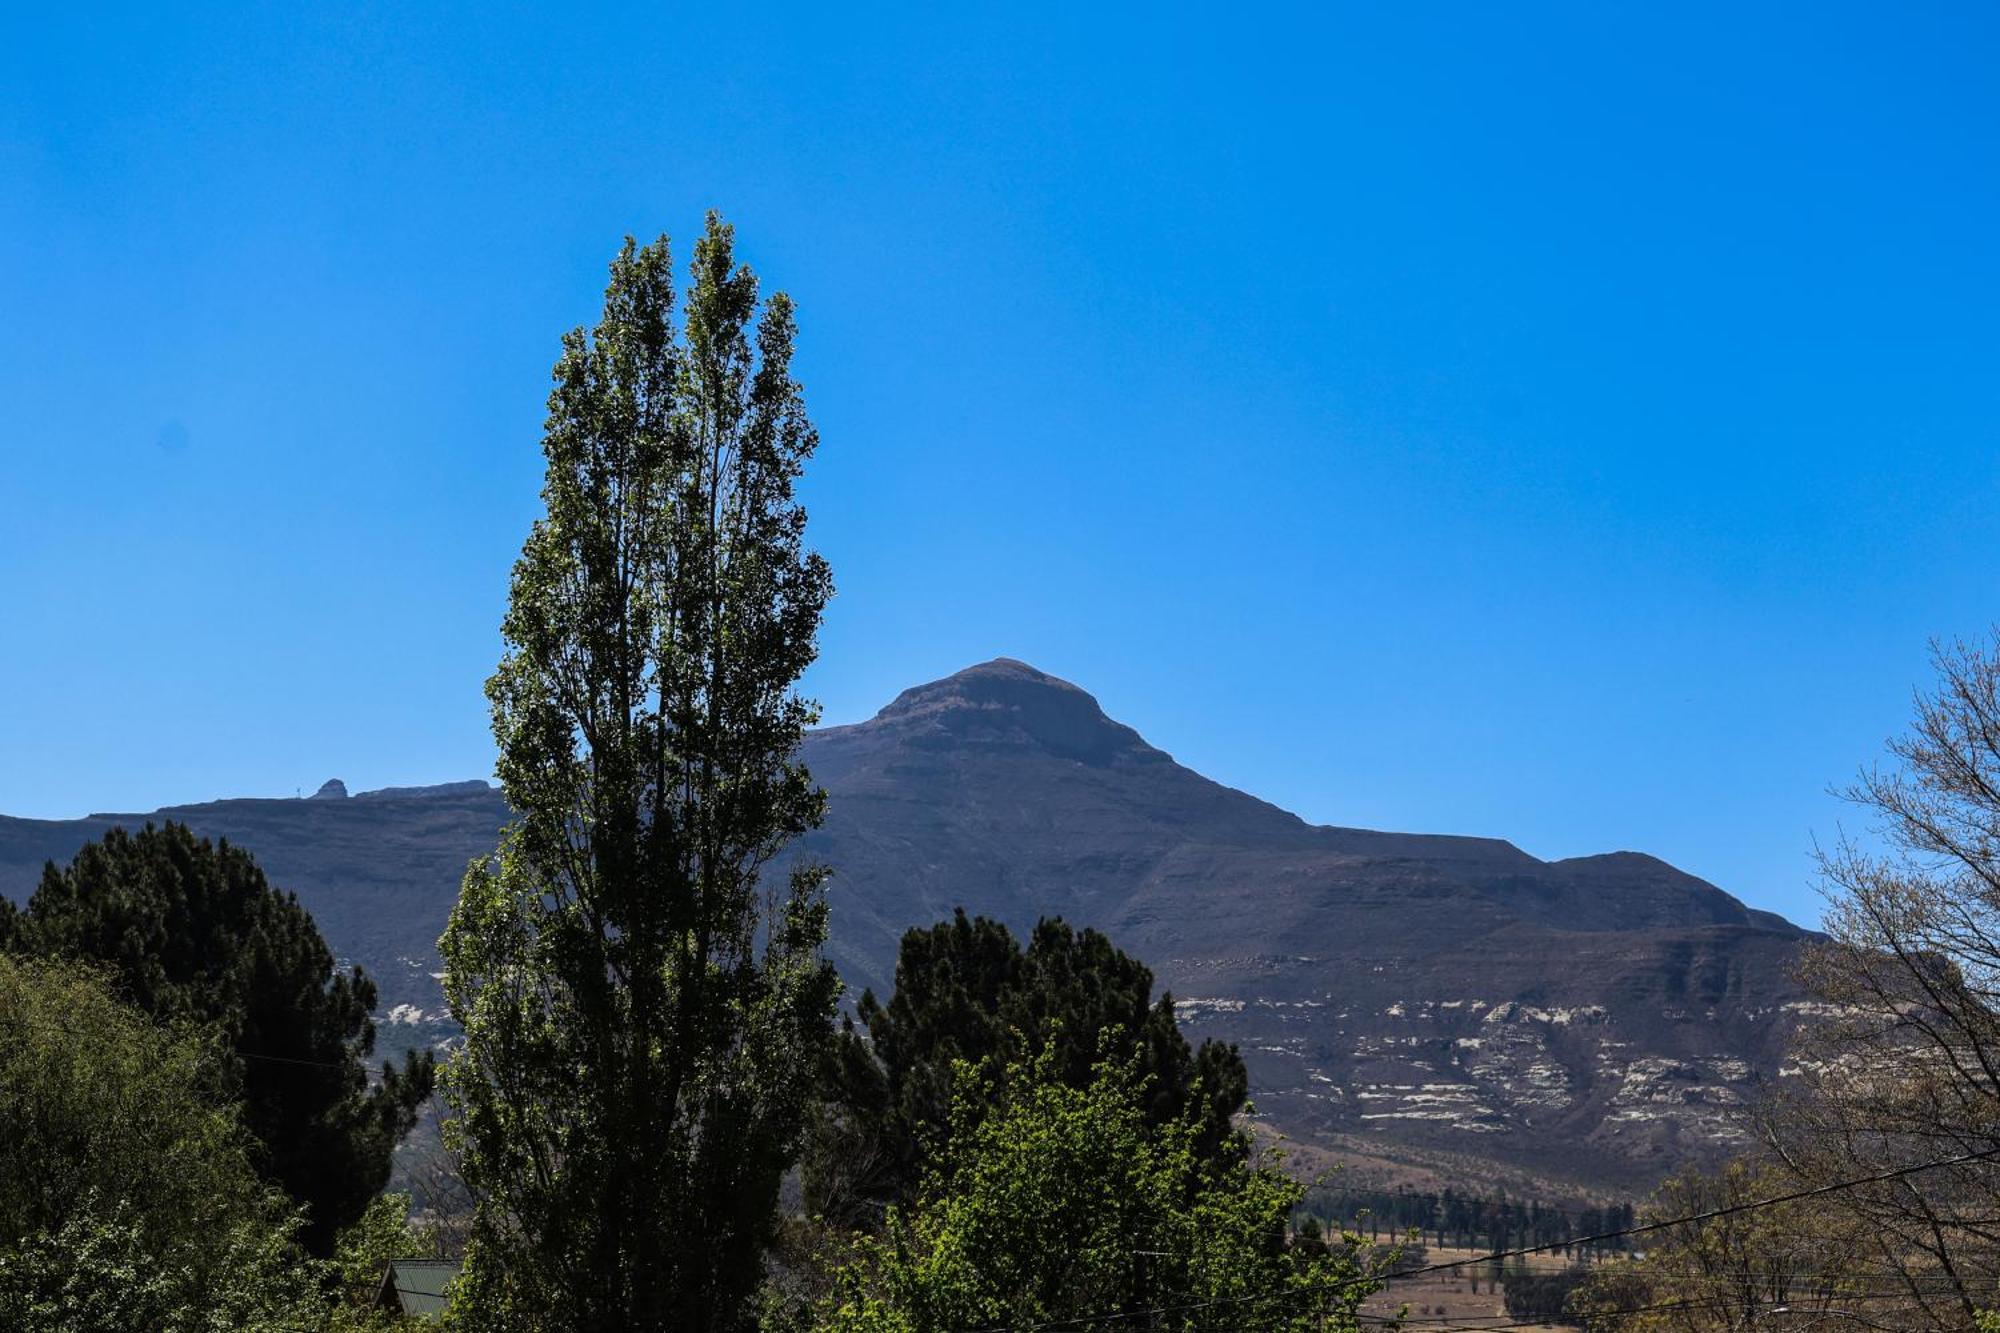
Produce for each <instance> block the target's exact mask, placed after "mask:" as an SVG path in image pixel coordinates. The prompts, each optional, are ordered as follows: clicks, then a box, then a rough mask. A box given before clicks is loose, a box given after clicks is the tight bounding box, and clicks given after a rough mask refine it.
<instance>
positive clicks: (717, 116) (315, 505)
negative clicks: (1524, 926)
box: [0, 4, 2000, 919]
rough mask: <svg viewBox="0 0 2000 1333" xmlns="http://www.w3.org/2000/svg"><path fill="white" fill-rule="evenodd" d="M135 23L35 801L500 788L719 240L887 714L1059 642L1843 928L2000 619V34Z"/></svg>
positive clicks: (1697, 11) (101, 75)
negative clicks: (565, 521)
mask: <svg viewBox="0 0 2000 1333" xmlns="http://www.w3.org/2000/svg"><path fill="white" fill-rule="evenodd" d="M67 8H69V7H61V6H44V7H42V8H41V9H40V10H39V11H36V12H34V13H32V14H28V13H24V12H16V13H13V14H10V16H9V18H8V19H7V22H6V39H5V40H4V41H0V404H4V405H5V406H4V410H3V411H0V451H4V466H0V501H4V506H5V509H4V512H5V514H6V517H7V522H6V523H5V524H4V525H0V625H4V626H5V631H4V633H5V639H4V643H5V645H6V651H5V652H4V653H0V698H4V699H5V700H6V706H5V710H4V715H5V721H4V722H0V756H4V763H0V811H5V812H7V813H11V814H24V815H39V816H66V815H75V814H81V813H83V812H85V811H88V810H99V809H149V808H152V807H153V806H156V805H158V804H161V803H163V802H168V801H181V800H194V799H205V798H209V797H214V796H221V795H238V794H268V795H278V794H285V795H289V794H290V793H291V792H292V791H293V790H294V789H295V788H300V787H303V788H304V789H306V790H307V791H310V790H311V788H312V787H313V786H314V785H315V784H317V783H318V781H319V780H320V779H322V778H324V777H327V776H329V775H334V774H338V775H340V776H342V777H344V778H345V779H347V781H348V782H349V784H350V785H351V786H355V787H357V788H358V787H363V786H379V785H386V784H392V783H414V782H424V781H439V780H446V779H456V778H461V777H465V776H468V775H473V774H478V773H481V772H484V771H486V769H487V765H488V763H489V759H490V748H489V743H488V738H487V734H486V721H485V715H484V707H483V701H482V699H481V696H480V683H481V681H482V680H483V679H484V677H485V675H486V674H487V673H488V671H489V670H490V669H491V667H492V665H493V662H494V660H495V657H496V655H497V652H498V648H499V645H498V638H497V630H496V626H497V622H498V618H499V615H500V611H501V607H502V602H503V598H504V594H505V580H506V572H507V568H508V565H509V563H510V562H511V559H512V557H513V554H514V552H515V550H516V549H517V547H518V544H519V541H520V538H521V536H522V534H523V532H524V531H525V528H526V526H527V524H528V522H529V521H530V519H531V518H532V517H533V514H534V509H535V490H536V485H537V480H538V464H539V456H538V453H537V441H538V429H539V425H540V419H541V403H542V399H543V398H544V396H545V393H546V386H547V374H548V367H549V363H550V362H551V360H552V359H553V357H554V354H555V351H556V345H557V339H558V336H559V335H560V333H561V332H562V330H563V329H565V328H567V327H569V326H571V325H573V324H577V323H580V322H584V321H587V320H589V319H591V318H592V317H593V316H594V313H595V305H596V302H597V299H598V297H599V295H600V293H601V290H602V285H603V271H604V264H605V262H606V261H607V260H608V259H609V257H610V255H611V254H612V252H613V250H614V249H615V248H616V245H617V243H618V239H619V238H620V237H621V236H622V235H624V234H625V233H627V232H636V233H639V234H640V235H642V236H649V235H652V234H656V233H658V232H660V231H662V230H664V231H668V232H670V233H672V234H673V235H674V236H676V237H677V238H686V237H688V236H690V235H691V234H692V233H693V231H694V230H695V229H696V228H697V227H698V226H699V222H700V218H701V215H702V211H703V210H704V209H705V208H707V207H710V206H715V207H719V208H721V209H722V210H723V211H724V212H725V213H726V214H727V215H728V216H729V217H730V218H731V219H732V220H733V221H734V222H735V223H736V224H737V226H738V229H739V238H740V242H741V246H742V249H743V251H744V253H745V256H746V257H747V258H748V259H749V260H750V261H751V262H752V263H753V264H755V265H756V266H757V267H758V268H759V270H760V271H761V272H762V273H763V275H764V276H765V279H766V281H767V282H768V283H769V284H770V285H771V286H773V287H780V288H783V289H786V290H788V291H790V292H791V293H792V294H793V296H794V297H795V298H796V299H797V301H798V302H799V305H800V320H801V325H802V345H801V353H800V371H801V375H802V378H804V380H805V381H806V384H807V389H808V393H809V401H810V403H811V406H812V408H813V411H814V415H815V418H816V420H817V421H818V423H819V425H820V429H821V433H822V435H823V438H824V445H823V450H822V457H821V460H820V461H819V464H818V465H817V467H816V469H815V471H814V472H813V474H812V476H811V477H810V479H809V487H808V499H809V501H810V503H811V505H812V507H813V512H814V527H813V531H814V537H815V540H816V541H817V543H818V544H819V546H820V547H821V549H823V550H824V551H825V552H826V554H827V555H828V557H829V558H830V559H831V560H832V562H833V565H834V568H835V572H836V576H837V578H838V581H839V585H840V594H839V597H838V600H837V602H836V603H835V605H834V607H833V609H832V611H831V613H830V615H829V617H828V621H827V625H826V631H825V636H824V655H823V659H822V662H821V664H820V665H819V666H818V667H816V668H815V669H814V672H813V674H812V676H811V677H810V681H809V683H810V686H811V688H812V689H813V691H814V692H816V693H817V695H818V696H819V697H820V698H821V699H822V700H823V701H824V703H825V705H826V711H827V716H828V718H829V720H833V721H849V720H855V719H858V718H862V717H865V716H867V715H868V714H870V713H871V712H873V710H874V709H875V708H876V707H878V706H879V705H880V704H881V703H883V702H884V701H886V700H887V699H888V698H889V697H890V696H892V695H893V694H894V693H895V692H896V690H898V689H900V688H901V687H903V686H904V685H907V684H911V683H914V682H917V681H921V680H925V679H930V678H932V677H935V676H938V675H942V674H945V673H947V672H949V671H951V670H953V669H956V668H958V667H960V666H964V665H966V664H968V663H971V662H974V661H979V660H983V659H985V658H989V657H993V656H996V655H1001V654H1005V655H1010V656H1016V657H1021V658H1024V659H1026V660H1028V661H1031V662H1033V663H1035V664H1037V665H1039V666H1041V667H1043V668H1045V669H1047V670H1050V671H1053V672H1055V673H1057V674H1059V675H1062V676H1065V677H1068V678H1070V679H1072V680H1075V681H1077V682H1078V683H1080V684H1082V685H1084V686H1085V687H1086V688H1088V689H1090V690H1092V691H1093V692H1094V693H1096V694H1097V695H1098V696H1099V698H1100V699H1101V700H1102V701H1103V703H1104V704H1105V706H1106V708H1107V709H1108V710H1109V711H1110V712H1111V713H1112V714H1113V715H1114V716H1116V717H1118V718H1120V719H1121V720H1124V721H1128V722H1130V723H1132V724H1134V725H1135V726H1137V727H1138V728H1139V729H1140V730H1141V731H1142V732H1144V733H1145V734H1146V735H1147V737H1148V738H1150V739H1151V740H1152V741H1153V742H1154V743H1156V744H1158V745H1160V746H1162V747H1163V748H1165V749H1167V750H1170V751H1172V752H1173V753H1174V754H1175V755H1176V756H1177V757H1178V758H1180V759H1181V760H1182V761H1184V762H1186V763H1189V764H1191V765H1193V766H1194V767H1196V768H1198V769H1200V770H1202V771H1203V772H1206V773H1208V774H1210V775H1212V776H1214V777H1216V778H1219V779H1221V780H1223V781H1226V782H1229V783H1231V784H1234V785H1237V786H1241V787H1244V788H1246V789H1248V790H1250V791H1253V792H1256V793H1258V794H1260V795H1262V796H1265V797H1267V798H1269V799H1272V800H1275V801H1277V802H1279V803H1280V804H1283V805H1285V806H1287V807H1289V808H1291V809H1294V810H1297V811H1298V812H1300V813H1301V814H1303V815H1305V816H1306V817H1308V818H1311V819H1314V820H1319V821H1325V822H1335V823H1346V824H1358V825H1368V826H1376V827H1390V828H1402V829H1426V830H1441V831H1453V832H1468V833H1482V834H1494V835H1500V836H1505V837H1508V838H1511V839H1513V840H1514V841H1516V842H1517V843H1519V844H1520V845H1521V846H1523V847H1525V848H1526V849H1528V850H1529V851H1531V852H1534V853H1536V854H1537V855H1542V856H1566V855H1576V854H1581V853H1586V852H1592V851H1601V850H1609V849H1614V848H1636V849H1642V850H1646V851H1650V852H1653V853H1655V854H1658V855H1661V856H1664V857H1666V858H1668V859H1670V860H1672V861H1674V862H1676V863H1677V864H1679V865H1682V866H1683V867H1685V868H1687V869H1689V870H1692V871H1694V872H1696V873H1698V874H1701V875H1703V876H1705V877H1708V878H1710V879H1713V880H1715V881H1716V882H1718V883H1720V884H1722V885H1723V886H1725V887H1727V888H1729V889H1731V890H1732V891H1734V892H1736V893H1738V894H1740V895H1741V896H1743V897H1745V898H1746V899H1748V900H1750V901H1751V902H1753V903H1756V904H1759V905H1762V906H1768V907H1773V908H1777V909H1779V910H1783V911H1786V912H1788V913H1790V914H1792V915H1793V916H1795V917H1798V918H1800V919H1810V918H1812V917H1813V916H1814V915H1815V914H1816V910H1817V909H1816V900H1815V899H1814V897H1813V894H1812V890H1811V876H1810V867H1809V864H1808V859H1807V856H1808V852H1809V850H1810V848H1811V845H1812V840H1813V838H1814V837H1815V836H1817V837H1820V838H1826V837H1828V836H1830V835H1832V834H1834V833H1835V832H1836V831H1837V829H1838V826H1839V823H1840V821H1841V820H1842V819H1843V817H1844V816H1843V812H1842V809H1841V807H1840V806H1839V805H1838V804H1837V803H1835V802H1833V801H1832V800H1831V799H1829V798H1828V796H1827V795H1826V788H1827V786H1828V785H1829V784H1830V783H1833V782H1837V781H1839V780H1841V779H1843V778H1844V777H1846V776H1848V775H1850V774H1851V773H1852V772H1853V771H1854V769H1855V768H1856V767H1857V766H1858V765H1860V764H1861V763H1863V762H1864V761H1867V760H1869V759H1870V758H1872V757H1873V756H1874V755H1876V754H1877V753H1878V752H1879V749H1880V745H1881V742H1882V740H1883V738H1884V737H1885V736H1886V735H1888V734H1889V733H1891V732H1893V731H1895V730H1897V729H1899V728H1900V727H1901V725H1902V723H1903V720H1904V719H1905V717H1906V715H1907V712H1908V704H1909V695H1910V691H1911V689H1912V688H1913V687H1915V686H1917V685H1918V684H1920V683H1921V682H1923V680H1924V679H1925V678H1926V675H1927V668H1926V663H1925V644H1926V640H1927V639H1928V638H1929V637H1930V636H1932V635H1977V634H1982V633H1984V632H1985V631H1986V629H1987V627H1988V626H1989V625H1990V624H1991V623H1992V622H1994V621H1995V620H2000V566H1996V563H1995V559H1994V556H1995V551H1996V541H1995V539H1996V536H2000V531H1996V529H2000V522H1996V517H2000V506H1996V501H1997V500H2000V494H1997V493H1996V492H2000V452H1996V449H1995V443H1996V441H1995V419H1996V412H1995V410H1996V407H2000V379H1997V378H1996V375H1995V366H1996V359H1995V354H1996V351H2000V332H1996V323H1995V317H1994V311H1995V310H1996V309H2000V299H1996V298H2000V247H1996V246H1995V245H1994V244H1993V237H1994V236H1995V234H1996V233H2000V207H1996V205H1997V204H2000V199H1996V195H2000V171H1996V168H2000V161H1996V149H1995V138H1994V129H1995V126H1996V124H2000V92H1996V84H1995V81H1994V80H1993V79H1992V77H1991V71H1992V68H1993V66H1994V62H1995V59H1996V57H2000V50H1996V41H1995V38H1996V22H1997V21H1996V19H1995V18H1994V11H1993V10H1992V9H1991V8H1990V7H1988V6H1982V5H1964V6H1957V7H1954V6H1947V5H1909V6H1900V5H1899V6H1880V5H1874V6H1862V5H1836V4H1827V5H1812V6H1806V5H1797V6H1783V7H1779V6H1745V5H1715V6H1708V7H1702V6H1671V7H1661V8H1660V11H1659V12H1655V13H1651V14H1647V13H1642V12H1639V11H1638V9H1637V7H1631V6H1604V5H1595V4H1589V5H1585V4H1579V5H1574V6H1543V5H1535V6H1512V5H1510V6H1493V5H1474V4H1464V5H1437V6H1404V5H1395V6H1382V5H1366V6H1363V5H1335V6H1312V7H1310V8H1307V9H1301V10H1298V11H1293V12H1282V11H1256V12H1253V11H1250V10H1245V9H1242V8H1240V7H1235V8H1229V7H1200V8H1195V7H1160V6H1146V7H1137V6H1134V7H1130V8H1119V9H1113V8H1110V7H1099V6H1074V5H1066V6H1052V7H1049V8H1046V9H1040V8H1035V7H1031V6H1008V7H1004V8H1002V7H994V8H992V9H987V10H981V9H979V8H976V7H972V6H956V5H954V6H930V7H927V8H928V9H929V10H930V11H931V12H928V13H923V14H916V15H913V14H910V13H907V12H898V11H894V10H890V9H886V8H882V9H876V8H866V7H864V8H853V7H846V6H798V7H795V8H790V9H779V8H775V7H769V8H766V9H765V11H764V13H763V16H761V17H755V16H746V15H741V14H736V13H733V12H731V11H733V10H735V9H736V8H737V7H733V6H714V5H710V6H700V7H693V8H688V9H685V10H679V9H676V8H673V7H667V6H660V7H655V8H654V9H653V10H652V11H650V12H649V13H648V14H647V15H646V16H638V15H639V11H637V10H633V9H632V8H631V7H620V9H619V10H611V9H606V10H604V11H601V12H599V13H597V14H594V15H593V14H578V13H574V12H570V11H569V9H568V8H567V7H554V6H550V7H547V8H545V9H542V10H534V9H528V8H521V7H510V6H492V5H487V6H452V5H433V6H424V7H403V6H386V5H385V6H357V5H339V6H316V5H310V4H300V5H295V6H290V7H285V8H282V9H280V8H275V7H259V8H244V9H240V10H235V11H231V10H227V9H224V8H222V7H213V8H209V9H208V10H207V12H206V13H205V14H203V15H201V16H189V15H182V14H169V13H167V12H165V10H164V9H162V10H156V11H133V12H129V13H119V12H114V11H110V10H100V11H96V12H92V13H89V14H83V13H68V12H58V11H62V10H65V9H67ZM1086 11H1088V12H1086ZM1845 817H1846V818H1848V819H1849V820H1850V821H1851V819H1852V816H1851V815H1847V816H1845Z"/></svg>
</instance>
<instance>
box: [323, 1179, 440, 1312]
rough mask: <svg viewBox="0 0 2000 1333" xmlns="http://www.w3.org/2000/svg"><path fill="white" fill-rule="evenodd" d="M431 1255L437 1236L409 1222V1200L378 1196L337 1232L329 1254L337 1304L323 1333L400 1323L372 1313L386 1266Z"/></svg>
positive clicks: (401, 1197)
mask: <svg viewBox="0 0 2000 1333" xmlns="http://www.w3.org/2000/svg"><path fill="white" fill-rule="evenodd" d="M437 1253H438V1245H437V1237H436V1236H435V1235H434V1234H432V1233H431V1232H429V1231H426V1230H424V1229H422V1228H419V1227H416V1226H413V1225H411V1223H410V1196H409V1195H407V1194H382V1195H378V1196H377V1197H376V1198H375V1200H374V1201H373V1202H372V1203H370V1204H369V1205H368V1211H366V1212H365V1213H363V1214H362V1215H361V1217H360V1218H359V1219H358V1220H357V1221H356V1222H355V1223H354V1225H352V1226H350V1227H348V1228H347V1230H345V1231H343V1232H341V1233H340V1243H339V1244H338V1245H337V1246H336V1247H335V1249H334V1254H333V1272H334V1278H335V1281H336V1282H337V1283H338V1289H339V1299H338V1300H337V1302H336V1304H335V1306H334V1309H333V1313H332V1317H331V1319H330V1320H329V1322H328V1325H327V1333H384V1331H385V1330H389V1329H393V1328H396V1327H398V1326H400V1325H403V1324H406V1323H407V1322H408V1320H406V1319H405V1318H404V1317H402V1316H400V1315H397V1314H394V1313H391V1312H389V1311H386V1310H377V1309H375V1308H374V1303H375V1297H376V1294H377V1293H378V1292H379V1291H380V1290H381V1286H382V1278H383V1275H384V1274H385V1273H386V1272H387V1270H388V1265H389V1261H390V1260H392V1259H408V1258H414V1257H432V1256H435V1255H436V1254H437Z"/></svg>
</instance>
